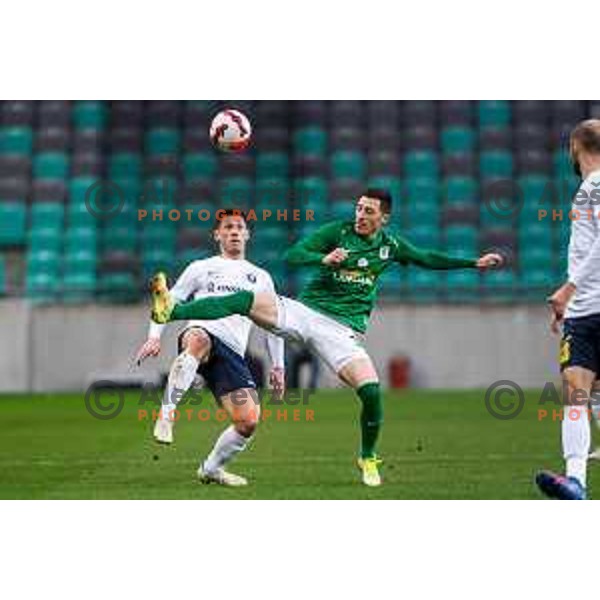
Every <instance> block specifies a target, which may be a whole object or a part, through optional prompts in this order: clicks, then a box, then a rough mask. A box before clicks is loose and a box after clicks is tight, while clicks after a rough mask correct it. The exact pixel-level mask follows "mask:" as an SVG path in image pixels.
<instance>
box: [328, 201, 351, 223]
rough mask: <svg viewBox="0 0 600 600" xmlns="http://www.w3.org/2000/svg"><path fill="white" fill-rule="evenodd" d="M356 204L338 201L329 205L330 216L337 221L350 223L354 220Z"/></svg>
mask: <svg viewBox="0 0 600 600" xmlns="http://www.w3.org/2000/svg"><path fill="white" fill-rule="evenodd" d="M354 207H355V203H354V202H352V201H348V200H338V201H336V202H332V203H331V204H330V205H329V216H330V217H331V219H333V220H336V221H349V220H352V219H354Z"/></svg>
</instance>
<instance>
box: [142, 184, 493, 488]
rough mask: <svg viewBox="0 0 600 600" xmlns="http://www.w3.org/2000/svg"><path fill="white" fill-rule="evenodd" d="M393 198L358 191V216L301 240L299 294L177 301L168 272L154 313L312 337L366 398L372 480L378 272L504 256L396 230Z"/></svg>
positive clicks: (294, 257) (376, 481)
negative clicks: (371, 346) (461, 253)
mask: <svg viewBox="0 0 600 600" xmlns="http://www.w3.org/2000/svg"><path fill="white" fill-rule="evenodd" d="M391 207H392V198H391V196H390V194H389V193H388V192H387V191H386V190H379V189H368V190H366V191H365V192H364V194H363V195H362V196H361V197H360V198H359V199H358V201H357V203H356V208H355V218H354V222H352V221H349V222H333V223H330V224H328V225H325V226H323V227H321V228H320V229H319V230H318V231H316V232H315V233H314V234H312V235H310V236H308V237H307V238H305V239H304V240H302V241H300V242H298V243H297V244H296V245H295V246H293V247H292V248H291V249H290V251H289V253H288V261H289V262H290V264H292V265H294V266H309V267H314V268H315V269H316V270H317V272H316V274H315V276H314V277H313V279H312V280H311V281H310V282H309V284H308V285H307V286H306V288H305V289H304V290H303V292H302V293H301V295H300V298H299V301H296V300H291V299H290V298H285V297H278V296H276V295H275V294H273V293H253V292H240V293H238V294H232V295H230V296H228V297H224V298H221V299H219V302H214V301H213V300H212V299H203V300H199V301H195V302H192V303H188V304H177V305H176V300H174V299H172V298H171V297H170V295H169V293H168V290H167V289H166V286H165V278H164V275H162V274H159V275H157V276H156V277H155V278H154V281H153V311H152V318H153V319H154V320H156V321H158V322H166V321H169V320H176V319H187V318H198V317H199V316H200V315H202V318H205V319H217V318H222V317H224V316H226V315H231V314H241V315H248V316H249V317H250V319H252V321H254V322H255V323H256V324H257V325H259V326H261V327H264V328H266V329H267V330H269V331H272V332H274V333H276V334H278V335H283V336H287V337H290V338H292V339H296V340H299V341H301V342H304V343H305V344H307V345H308V346H309V347H310V348H312V350H314V351H315V352H316V353H317V354H318V355H320V356H321V357H322V358H323V360H324V361H325V362H326V363H327V364H328V365H329V366H330V367H331V368H332V369H333V371H334V372H335V373H336V374H337V376H338V377H339V378H340V380H341V381H343V382H344V383H346V384H347V385H349V386H350V387H352V388H353V389H354V390H355V391H356V394H357V395H358V397H359V399H360V402H361V404H362V411H361V416H360V426H361V447H360V453H359V458H358V465H359V467H360V469H361V471H362V480H363V483H364V484H365V485H368V486H378V485H380V484H381V478H380V475H379V470H378V464H379V462H380V461H379V459H378V457H377V453H376V444H377V439H378V436H379V431H380V427H381V423H382V420H383V408H382V398H381V390H380V385H379V377H378V375H377V371H376V370H375V367H374V365H373V363H372V361H371V358H370V357H369V355H368V354H367V352H366V350H365V348H364V345H363V344H364V333H365V331H366V329H367V324H368V321H369V316H370V314H371V311H372V310H373V307H374V305H375V301H376V298H377V280H378V279H379V277H380V276H381V274H382V273H383V272H384V271H385V270H386V269H387V268H388V267H390V266H391V265H393V264H400V265H409V264H413V265H417V266H419V267H424V268H427V269H465V268H470V269H475V268H479V269H482V270H483V269H489V268H492V267H495V266H498V265H499V264H500V263H501V262H502V257H501V256H499V255H498V254H486V255H484V256H482V257H481V258H479V259H476V258H455V257H451V256H448V255H446V254H444V253H442V252H437V251H434V250H419V249H417V248H415V247H414V246H413V245H412V244H410V243H409V242H408V241H406V240H405V239H404V238H402V237H400V236H397V235H392V234H390V233H388V232H387V231H386V230H385V229H384V226H385V225H386V224H387V223H388V221H389V219H390V212H391Z"/></svg>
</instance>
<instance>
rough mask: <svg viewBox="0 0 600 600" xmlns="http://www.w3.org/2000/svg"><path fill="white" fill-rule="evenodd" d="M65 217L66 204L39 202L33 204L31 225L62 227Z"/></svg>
mask: <svg viewBox="0 0 600 600" xmlns="http://www.w3.org/2000/svg"><path fill="white" fill-rule="evenodd" d="M64 218H65V207H64V204H62V203H58V202H38V203H36V204H33V205H32V206H31V211H30V223H31V227H34V228H35V227H42V226H44V225H48V226H50V227H62V225H63V222H64Z"/></svg>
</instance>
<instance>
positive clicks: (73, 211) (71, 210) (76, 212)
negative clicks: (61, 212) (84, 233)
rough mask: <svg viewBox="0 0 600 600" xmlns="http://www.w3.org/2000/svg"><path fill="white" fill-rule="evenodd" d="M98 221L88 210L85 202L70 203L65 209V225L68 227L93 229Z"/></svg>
mask: <svg viewBox="0 0 600 600" xmlns="http://www.w3.org/2000/svg"><path fill="white" fill-rule="evenodd" d="M97 222H98V219H96V217H95V216H94V215H93V214H92V213H91V212H90V211H89V210H88V207H87V206H86V204H85V202H81V203H80V202H70V203H69V204H68V208H67V223H68V224H69V227H79V226H87V227H93V226H94V225H96V223H97Z"/></svg>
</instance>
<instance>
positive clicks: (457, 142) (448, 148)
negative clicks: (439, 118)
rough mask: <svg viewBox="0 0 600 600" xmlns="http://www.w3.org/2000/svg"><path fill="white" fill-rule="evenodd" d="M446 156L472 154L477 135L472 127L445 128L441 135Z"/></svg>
mask: <svg viewBox="0 0 600 600" xmlns="http://www.w3.org/2000/svg"><path fill="white" fill-rule="evenodd" d="M441 143H442V151H443V152H444V154H455V153H462V152H472V150H473V146H474V144H475V133H474V131H473V130H472V129H471V128H470V127H460V126H453V127H445V128H444V129H442V134H441Z"/></svg>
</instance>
